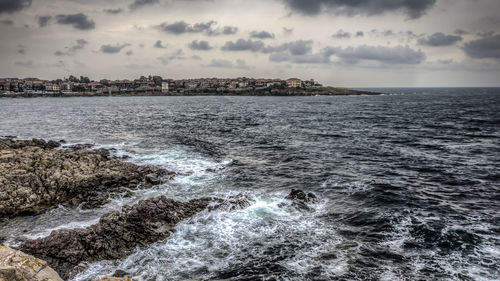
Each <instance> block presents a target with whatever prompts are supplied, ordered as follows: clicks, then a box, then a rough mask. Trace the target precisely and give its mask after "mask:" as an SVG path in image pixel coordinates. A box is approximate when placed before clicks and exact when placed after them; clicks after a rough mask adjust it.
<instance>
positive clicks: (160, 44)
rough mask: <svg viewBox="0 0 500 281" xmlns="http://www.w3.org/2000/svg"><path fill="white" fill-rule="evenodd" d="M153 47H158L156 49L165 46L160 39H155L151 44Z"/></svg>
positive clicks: (164, 47)
mask: <svg viewBox="0 0 500 281" xmlns="http://www.w3.org/2000/svg"><path fill="white" fill-rule="evenodd" d="M153 47H155V48H158V49H166V48H167V46H163V44H162V42H161V40H158V41H156V43H155V44H154V45H153Z"/></svg>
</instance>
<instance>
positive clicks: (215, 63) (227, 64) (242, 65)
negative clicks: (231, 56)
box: [202, 59, 251, 69]
mask: <svg viewBox="0 0 500 281" xmlns="http://www.w3.org/2000/svg"><path fill="white" fill-rule="evenodd" d="M202 66H204V67H217V68H235V69H250V68H251V67H250V66H248V65H247V63H246V62H245V61H244V60H241V59H238V60H236V63H233V62H232V61H230V60H224V59H213V60H212V61H211V62H210V64H207V65H202Z"/></svg>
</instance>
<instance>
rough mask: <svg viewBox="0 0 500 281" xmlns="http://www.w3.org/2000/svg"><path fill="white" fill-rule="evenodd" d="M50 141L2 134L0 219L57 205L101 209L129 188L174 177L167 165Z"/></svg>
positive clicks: (32, 212) (0, 139)
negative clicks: (140, 163)
mask: <svg viewBox="0 0 500 281" xmlns="http://www.w3.org/2000/svg"><path fill="white" fill-rule="evenodd" d="M59 146H60V144H59V143H58V142H55V141H48V142H46V141H44V140H38V139H33V140H15V139H13V138H0V218H2V217H10V216H16V215H27V214H36V213H38V212H40V211H42V210H44V209H46V208H48V207H52V206H55V205H57V204H67V205H70V206H76V205H79V204H81V203H85V204H84V206H83V207H95V206H98V205H100V204H102V203H104V202H105V201H106V200H107V199H108V198H109V196H110V195H112V194H116V193H123V192H124V191H125V189H126V188H137V187H141V186H142V187H149V186H152V185H156V184H159V183H161V181H162V180H164V179H167V178H169V177H172V176H173V173H168V172H167V171H165V170H164V169H161V168H159V167H153V166H137V165H135V164H132V163H129V162H125V161H123V160H122V159H117V158H112V157H111V156H110V154H109V151H108V150H105V149H99V150H87V149H85V148H81V149H74V150H71V151H62V150H58V149H54V148H57V147H59Z"/></svg>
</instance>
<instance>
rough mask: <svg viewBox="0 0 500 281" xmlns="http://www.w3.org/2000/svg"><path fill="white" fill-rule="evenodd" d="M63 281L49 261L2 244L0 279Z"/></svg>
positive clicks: (0, 251) (8, 280)
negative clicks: (48, 264)
mask: <svg viewBox="0 0 500 281" xmlns="http://www.w3.org/2000/svg"><path fill="white" fill-rule="evenodd" d="M13 280H24V281H63V280H62V279H61V277H60V276H59V274H57V272H55V271H54V270H53V269H52V268H50V267H49V266H47V262H46V261H44V260H40V259H37V258H35V257H33V256H30V255H27V254H25V253H23V252H21V251H17V250H14V249H11V248H9V247H6V246H0V281H13Z"/></svg>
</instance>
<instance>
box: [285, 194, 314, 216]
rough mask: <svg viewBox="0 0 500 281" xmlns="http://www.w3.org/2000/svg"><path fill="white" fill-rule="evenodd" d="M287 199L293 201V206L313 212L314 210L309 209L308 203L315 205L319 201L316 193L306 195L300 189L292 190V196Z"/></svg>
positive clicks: (289, 195)
mask: <svg viewBox="0 0 500 281" xmlns="http://www.w3.org/2000/svg"><path fill="white" fill-rule="evenodd" d="M285 199H287V200H290V201H292V206H294V207H297V208H299V209H302V210H307V211H310V210H312V208H311V207H309V206H308V204H307V203H314V202H316V201H317V197H316V195H314V193H312V192H308V193H305V192H304V191H302V190H300V189H292V191H291V192H290V194H288V196H286V197H285Z"/></svg>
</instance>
